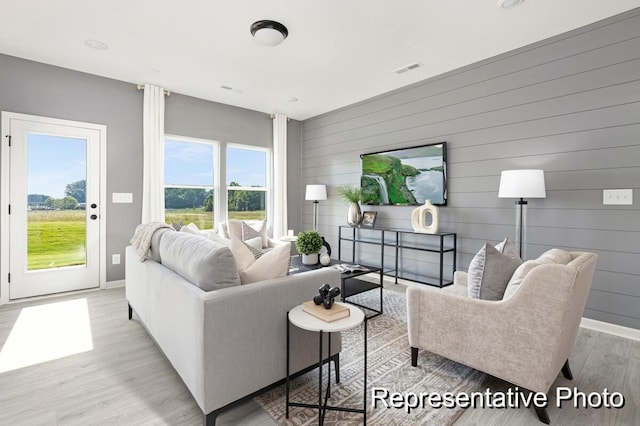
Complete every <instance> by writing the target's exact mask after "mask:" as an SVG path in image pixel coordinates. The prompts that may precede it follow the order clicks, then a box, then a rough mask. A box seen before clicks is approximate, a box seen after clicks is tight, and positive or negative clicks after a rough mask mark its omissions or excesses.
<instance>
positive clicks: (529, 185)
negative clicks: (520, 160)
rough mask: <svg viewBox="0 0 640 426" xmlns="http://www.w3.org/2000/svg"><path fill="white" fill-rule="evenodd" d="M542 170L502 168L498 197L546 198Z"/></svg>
mask: <svg viewBox="0 0 640 426" xmlns="http://www.w3.org/2000/svg"><path fill="white" fill-rule="evenodd" d="M546 196H547V193H546V189H545V185H544V170H504V171H503V172H502V174H501V175H500V189H499V190H498V197H499V198H546Z"/></svg>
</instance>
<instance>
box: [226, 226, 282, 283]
mask: <svg viewBox="0 0 640 426" xmlns="http://www.w3.org/2000/svg"><path fill="white" fill-rule="evenodd" d="M231 252H232V253H233V256H234V257H235V259H236V266H237V267H238V273H239V275H240V282H241V283H242V284H250V283H254V282H258V281H264V280H268V279H271V278H278V277H284V276H285V275H287V274H288V272H289V262H290V261H291V252H290V249H289V247H287V246H286V245H282V246H278V247H276V248H274V249H273V250H270V251H269V252H267V253H265V254H263V255H262V256H261V257H260V258H259V259H256V258H255V257H254V256H253V254H252V253H251V250H249V248H248V247H247V246H246V244H245V243H244V242H243V241H240V239H238V238H236V237H232V238H231Z"/></svg>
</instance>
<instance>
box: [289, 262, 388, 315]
mask: <svg viewBox="0 0 640 426" xmlns="http://www.w3.org/2000/svg"><path fill="white" fill-rule="evenodd" d="M333 265H353V263H350V262H339V261H337V260H335V259H331V263H330V264H329V265H327V266H322V265H321V264H320V263H318V264H316V265H304V264H303V263H302V256H292V257H291V268H290V269H289V274H299V273H301V272H307V271H313V270H315V269H321V268H328V267H331V266H333ZM359 265H360V266H362V267H364V268H366V270H356V271H352V272H342V273H341V274H340V278H341V288H340V300H341V301H343V302H347V303H351V304H352V305H355V306H359V307H361V308H364V309H367V310H369V311H372V312H373V315H368V316H367V318H373V317H377V316H378V315H381V314H382V312H383V309H382V288H383V280H382V278H383V276H382V269H380V268H378V267H377V266H370V265H362V264H359ZM372 273H374V274H375V273H377V274H378V276H379V279H378V283H373V282H371V281H365V280H362V279H359V278H358V277H361V276H362V275H366V274H372ZM376 289H379V291H380V308H379V309H376V308H373V307H371V306H364V305H362V304H360V303H356V302H353V301H351V300H348V299H349V298H350V297H352V296H355V295H356V294H360V293H364V292H365V291H371V290H376Z"/></svg>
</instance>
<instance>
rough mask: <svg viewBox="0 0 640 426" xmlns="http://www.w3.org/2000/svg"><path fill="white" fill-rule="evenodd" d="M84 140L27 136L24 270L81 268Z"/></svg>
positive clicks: (83, 255) (83, 252)
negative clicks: (78, 266)
mask: <svg viewBox="0 0 640 426" xmlns="http://www.w3.org/2000/svg"><path fill="white" fill-rule="evenodd" d="M86 159H87V141H86V140H84V139H76V138H69V137H59V136H51V135H42V134H36V133H29V134H28V136H27V270H30V271H31V270H39V269H49V268H61V267H64V266H75V265H85V264H86V261H87V248H86V240H87V238H86V215H85V211H86V198H85V190H86V182H87V181H86V179H87V160H86Z"/></svg>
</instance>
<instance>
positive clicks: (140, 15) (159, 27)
mask: <svg viewBox="0 0 640 426" xmlns="http://www.w3.org/2000/svg"><path fill="white" fill-rule="evenodd" d="M496 1H497V0H458V1H453V0H396V1H390V0H321V1H311V0H241V1H220V0H182V1H176V0H108V1H107V0H103V1H96V0H92V1H89V0H56V1H51V0H20V1H15V0H0V11H1V12H0V53H5V54H8V55H12V56H18V57H21V58H27V59H31V60H34V61H39V62H44V63H48V64H53V65H58V66H61V67H65V68H70V69H74V70H79V71H84V72H87V73H91V74H97V75H101V76H105V77H110V78H114V79H117V80H123V81H128V82H131V83H151V84H156V85H160V86H163V87H164V88H165V89H167V90H170V91H173V92H177V93H182V94H185V95H190V96H195V97H198V98H202V99H208V100H212V101H216V102H222V103H225V104H231V105H236V106H240V107H244V108H249V109H253V110H257V111H263V112H267V113H273V112H281V113H285V114H287V115H289V116H290V117H292V118H295V119H298V120H302V119H306V118H309V117H313V116H316V115H319V114H322V113H324V112H328V111H331V110H334V109H337V108H340V107H342V106H345V105H349V104H352V103H354V102H357V101H361V100H364V99H367V98H370V97H372V96H375V95H378V94H381V93H384V92H387V91H390V90H392V89H396V88H399V87H402V86H406V85H408V84H411V83H414V82H417V81H420V80H423V79H425V78H428V77H431V76H434V75H438V74H441V73H443V72H446V71H449V70H452V69H455V68H458V67H461V66H464V65H467V64H470V63H473V62H476V61H479V60H481V59H484V58H488V57H491V56H494V55H496V54H499V53H502V52H506V51H509V50H512V49H515V48H518V47H521V46H524V45H527V44H530V43H533V42H535V41H538V40H542V39H545V38H548V37H551V36H553V35H556V34H560V33H563V32H566V31H568V30H571V29H574V28H578V27H581V26H584V25H586V24H589V23H592V22H595V21H598V20H601V19H604V18H606V17H609V16H612V15H615V14H618V13H621V12H624V11H626V10H629V9H633V8H635V7H639V6H640V0H615V1H614V0H556V1H552V0H525V1H524V3H522V4H521V5H520V6H517V7H515V8H512V9H500V8H499V7H497V5H496ZM260 19H272V20H277V21H279V22H281V23H283V24H284V25H286V26H287V28H288V29H289V37H288V38H287V39H286V40H285V41H284V43H282V44H281V45H279V46H276V47H262V46H259V45H257V44H256V43H255V41H254V40H253V39H252V37H251V34H250V33H249V26H250V25H251V23H253V22H254V21H256V20H260ZM87 39H95V40H100V41H102V42H104V43H106V44H107V45H108V49H107V50H93V49H90V48H89V47H87V46H86V45H85V43H84V41H85V40H87ZM412 62H420V63H422V64H423V65H424V66H423V67H421V68H418V69H416V70H414V71H411V72H407V73H404V74H401V75H398V74H395V73H393V72H392V70H394V69H396V68H399V67H402V66H404V65H407V64H410V63H412ZM222 85H226V86H229V87H232V88H234V89H237V90H233V91H225V90H223V89H221V88H220V86H222ZM287 97H296V98H298V99H299V101H298V102H287V101H285V98H287Z"/></svg>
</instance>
